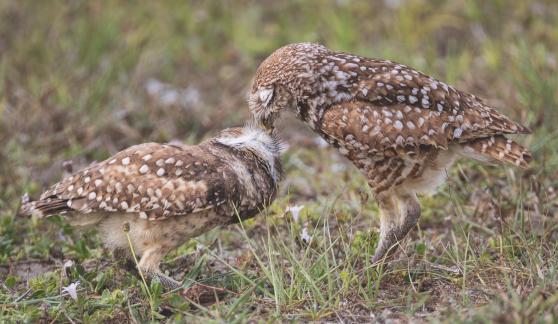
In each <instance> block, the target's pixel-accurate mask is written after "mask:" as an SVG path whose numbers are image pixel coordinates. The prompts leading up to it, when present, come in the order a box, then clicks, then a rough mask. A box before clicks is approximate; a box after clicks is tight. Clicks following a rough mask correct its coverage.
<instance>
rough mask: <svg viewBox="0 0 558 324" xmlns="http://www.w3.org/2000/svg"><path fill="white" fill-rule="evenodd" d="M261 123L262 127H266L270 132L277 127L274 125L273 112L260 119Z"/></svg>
mask: <svg viewBox="0 0 558 324" xmlns="http://www.w3.org/2000/svg"><path fill="white" fill-rule="evenodd" d="M259 125H260V127H261V128H262V129H264V130H265V131H267V132H268V133H270V134H271V133H272V132H273V130H274V129H275V127H274V126H273V117H272V116H271V114H270V115H268V116H265V117H264V118H262V119H260V121H259Z"/></svg>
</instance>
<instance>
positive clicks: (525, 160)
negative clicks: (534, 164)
mask: <svg viewBox="0 0 558 324" xmlns="http://www.w3.org/2000/svg"><path fill="white" fill-rule="evenodd" d="M461 153H462V155H464V156H467V157H471V158H474V159H476V160H480V161H485V162H490V161H494V160H495V161H499V162H505V163H509V164H513V165H515V166H518V167H520V168H526V167H527V166H528V165H529V163H530V162H531V161H532V160H533V157H532V156H531V153H529V151H527V149H525V148H524V147H523V146H521V145H519V144H517V143H516V142H514V141H512V140H511V139H508V138H506V137H504V136H502V135H498V136H492V137H487V138H480V139H476V140H472V141H470V142H467V143H464V144H463V150H462V152H461Z"/></svg>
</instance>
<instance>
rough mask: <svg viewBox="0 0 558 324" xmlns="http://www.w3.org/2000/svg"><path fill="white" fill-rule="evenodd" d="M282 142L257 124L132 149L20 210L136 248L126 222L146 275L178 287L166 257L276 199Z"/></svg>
mask: <svg viewBox="0 0 558 324" xmlns="http://www.w3.org/2000/svg"><path fill="white" fill-rule="evenodd" d="M280 146H281V145H280V143H279V141H278V139H277V137H276V136H275V135H274V134H268V133H267V132H265V131H263V130H261V128H258V127H253V126H246V127H244V128H230V129H226V130H223V131H222V132H221V133H220V134H219V136H217V137H215V138H211V139H209V140H207V141H205V142H203V143H201V144H200V145H197V146H186V145H175V144H156V143H146V144H141V145H136V146H132V147H130V148H128V149H125V150H123V151H121V152H119V153H117V154H116V155H114V156H112V157H110V158H108V159H107V160H105V161H103V162H99V163H94V164H92V165H91V166H89V167H87V168H85V169H83V170H80V171H78V172H76V173H74V174H73V175H71V176H69V177H66V178H64V179H63V180H62V181H60V182H58V183H57V184H55V185H53V186H52V187H51V188H50V189H49V190H47V191H45V192H44V193H43V194H42V195H41V198H40V199H39V200H38V201H34V202H28V203H25V204H24V205H23V207H22V214H24V215H25V214H27V215H30V214H35V215H37V216H39V217H49V216H52V215H65V216H66V218H67V219H68V220H69V223H70V225H74V226H96V227H97V228H98V229H99V231H100V233H101V236H102V241H103V243H104V244H105V245H106V246H107V247H108V248H110V249H112V250H115V251H120V252H129V251H130V249H129V243H128V239H127V237H126V233H124V231H123V226H124V224H127V225H125V226H126V227H129V231H128V234H129V236H130V238H131V243H132V246H133V248H134V251H135V252H136V253H137V254H139V255H141V258H140V261H139V267H140V269H141V270H142V272H143V273H145V274H147V276H148V277H151V278H152V277H158V278H159V279H160V280H161V282H162V283H163V285H164V286H165V287H167V288H175V287H178V286H180V283H178V282H176V281H174V280H173V279H172V278H169V277H167V276H165V275H163V274H162V273H161V272H160V271H159V263H160V262H161V260H162V259H163V257H164V256H165V255H166V254H167V253H168V252H169V251H171V250H172V249H174V248H176V247H178V246H179V245H181V244H183V243H184V242H186V241H187V240H189V239H190V238H192V237H195V236H198V235H200V234H202V233H204V232H207V231H209V230H210V229H212V228H214V227H216V226H218V225H226V224H231V223H235V222H237V221H238V220H239V218H240V219H246V218H250V217H253V216H255V215H256V214H257V213H258V212H260V211H262V210H263V209H264V208H265V207H266V206H267V205H268V204H269V203H271V202H272V201H273V199H274V197H275V194H276V189H277V185H278V182H279V180H280V178H281V174H282V169H281V162H280V156H279V155H280V150H281V147H280ZM129 255H130V254H129ZM130 256H131V255H130Z"/></svg>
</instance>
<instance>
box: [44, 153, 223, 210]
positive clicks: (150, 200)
mask: <svg viewBox="0 0 558 324" xmlns="http://www.w3.org/2000/svg"><path fill="white" fill-rule="evenodd" d="M233 178H234V176H233V174H232V173H231V171H230V170H229V169H227V168H226V166H225V165H224V164H223V163H221V162H220V161H219V160H218V158H217V157H215V156H213V155H211V154H209V153H208V152H207V151H205V150H203V149H202V148H200V147H198V146H176V145H166V144H156V143H148V144H141V145H137V146H132V147H130V148H128V149H126V150H123V151H121V152H119V153H117V154H116V155H114V156H113V157H111V158H109V159H107V160H105V161H103V162H100V163H95V164H93V165H91V166H89V167H87V168H85V169H83V170H81V171H79V172H77V173H75V174H73V175H72V176H69V177H67V178H65V179H63V180H62V181H60V182H59V183H57V184H55V185H54V186H52V188H51V189H49V190H48V191H46V192H44V193H43V194H42V196H41V198H40V200H39V201H37V202H34V203H35V206H34V208H35V209H36V210H38V211H42V214H43V216H49V215H51V214H63V213H69V212H80V213H93V212H129V213H138V214H139V216H140V217H141V218H148V219H161V218H166V217H169V216H174V215H183V214H189V213H194V212H198V211H201V210H206V209H211V208H214V207H216V206H219V205H221V204H223V203H225V202H226V201H227V196H228V195H229V194H230V193H231V192H234V190H233V189H232V187H233V186H234V180H233ZM228 198H229V199H230V198H231V197H228Z"/></svg>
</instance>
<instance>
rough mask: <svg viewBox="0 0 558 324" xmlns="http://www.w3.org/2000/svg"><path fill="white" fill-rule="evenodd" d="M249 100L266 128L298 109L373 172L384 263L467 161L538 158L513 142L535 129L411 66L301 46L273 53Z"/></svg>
mask: <svg viewBox="0 0 558 324" xmlns="http://www.w3.org/2000/svg"><path fill="white" fill-rule="evenodd" d="M249 104H250V109H251V112H252V114H253V115H254V117H255V118H256V120H257V121H258V122H259V123H260V124H263V126H265V127H266V128H272V127H273V123H274V121H275V119H276V118H277V117H278V116H279V114H280V113H281V112H283V111H286V110H291V111H294V112H295V113H296V115H297V116H298V117H299V118H300V119H301V120H303V121H304V122H306V123H307V124H308V125H310V127H311V128H312V129H313V130H314V131H315V132H317V133H318V134H320V135H321V136H322V137H323V138H324V139H325V140H326V141H327V142H328V143H330V144H331V145H333V146H335V147H336V148H338V149H339V151H340V152H341V153H342V154H343V155H345V156H346V157H347V158H349V159H350V160H351V161H352V162H353V163H354V164H355V165H356V166H357V167H358V168H359V169H360V170H361V171H362V172H363V173H364V175H365V176H366V177H367V179H368V183H369V185H370V187H371V188H372V191H373V193H374V194H375V196H376V199H377V200H378V203H379V207H380V210H381V216H380V241H379V243H378V247H377V249H376V252H375V254H374V257H373V261H374V262H376V261H379V260H381V259H382V258H383V257H385V256H387V255H389V254H388V252H390V251H393V250H392V248H393V247H394V246H395V245H396V244H397V242H398V241H399V240H401V239H402V238H404V237H405V235H407V233H408V232H409V230H411V229H412V228H413V227H414V226H415V225H416V223H417V221H418V218H419V216H420V205H419V202H418V200H417V197H416V194H417V193H425V192H431V191H432V190H433V189H435V188H436V187H437V186H438V185H439V184H441V183H442V182H443V181H444V178H445V176H446V170H447V169H448V168H449V167H450V166H451V164H452V163H453V162H454V160H455V159H456V158H457V157H459V156H464V157H471V158H474V159H477V160H481V161H501V162H508V163H511V164H514V165H517V166H520V167H525V166H527V164H528V163H529V161H530V160H531V155H530V154H529V152H527V151H526V150H525V149H524V148H523V147H521V146H520V145H519V144H517V143H515V142H513V141H512V140H509V139H507V138H506V137H505V136H504V135H505V134H516V133H523V134H525V133H529V132H530V131H529V130H528V129H527V128H526V127H524V126H521V125H519V124H518V123H515V122H513V121H512V120H510V119H509V118H507V117H506V116H504V115H502V114H500V113H499V112H497V111H496V110H494V109H493V108H491V107H489V106H487V105H486V104H485V103H484V102H483V101H482V100H481V99H479V98H477V97H476V96H474V95H472V94H469V93H466V92H463V91H460V90H457V89H455V88H453V87H451V86H449V85H447V84H445V83H443V82H440V81H437V80H435V79H434V78H432V77H429V76H427V75H425V74H423V73H420V72H418V71H416V70H414V69H413V68H411V67H408V66H405V65H402V64H398V63H394V62H390V61H384V60H377V59H370V58H366V57H361V56H356V55H352V54H347V53H337V52H333V51H331V50H329V49H327V48H326V47H324V46H322V45H319V44H309V43H303V44H291V45H287V46H285V47H283V48H280V49H278V50H277V51H275V52H274V53H273V54H272V55H270V56H269V57H268V58H267V59H266V60H265V61H264V62H263V63H262V64H261V65H260V67H259V68H258V70H257V72H256V76H255V78H254V80H253V84H252V88H251V93H250V98H249Z"/></svg>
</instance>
